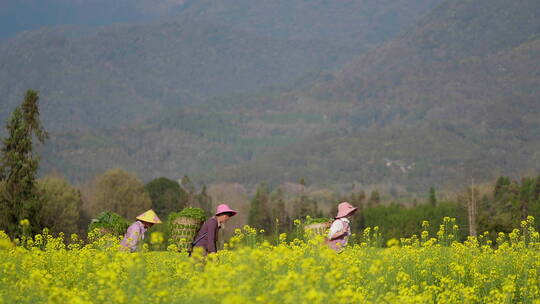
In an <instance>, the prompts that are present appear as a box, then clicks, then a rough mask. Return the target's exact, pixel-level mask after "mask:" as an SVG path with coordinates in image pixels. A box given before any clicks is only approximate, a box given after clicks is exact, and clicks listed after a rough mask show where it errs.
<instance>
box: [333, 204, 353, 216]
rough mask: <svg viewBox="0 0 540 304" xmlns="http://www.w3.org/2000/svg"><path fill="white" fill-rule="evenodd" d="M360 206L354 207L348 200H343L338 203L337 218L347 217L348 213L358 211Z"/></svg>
mask: <svg viewBox="0 0 540 304" xmlns="http://www.w3.org/2000/svg"><path fill="white" fill-rule="evenodd" d="M357 209H358V208H356V207H353V206H352V205H351V204H349V203H348V202H343V203H340V204H339V205H338V213H337V215H336V218H340V217H346V216H347V215H351V214H353V213H354V212H356V210H357Z"/></svg>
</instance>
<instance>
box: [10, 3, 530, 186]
mask: <svg viewBox="0 0 540 304" xmlns="http://www.w3.org/2000/svg"><path fill="white" fill-rule="evenodd" d="M205 3H207V2H203V1H201V2H199V3H194V2H193V3H189V6H187V7H186V8H185V9H184V11H183V12H182V13H181V14H180V15H179V16H183V17H182V18H186V19H185V20H189V22H188V23H189V24H193V22H206V21H207V20H208V19H209V18H211V17H212V16H214V17H212V18H215V19H214V21H215V22H216V24H222V25H223V24H227V25H230V26H231V28H234V30H233V29H231V30H230V31H231V32H233V33H239V32H242V31H243V30H245V29H244V27H247V24H250V23H249V22H251V21H249V20H255V19H249V18H247V17H246V18H247V19H242V18H233V17H231V16H240V15H242V16H257V14H256V12H258V10H256V9H254V8H250V7H249V5H248V4H245V6H241V7H243V8H245V9H246V10H244V11H242V12H244V13H245V14H242V13H240V12H236V13H237V14H238V15H235V12H234V11H232V10H230V11H229V10H226V9H224V8H223V5H222V6H216V7H215V8H213V9H210V8H208V7H205V6H204V5H205ZM216 3H217V2H216ZM278 3H280V2H276V5H277V6H276V10H277V8H278V7H279V5H278ZM295 3H296V2H295ZM395 3H401V2H395ZM198 5H201V6H198ZM291 5H292V4H291ZM197 7H199V9H198V10H195V9H196V8H197ZM291 7H294V6H291ZM308 8H309V6H308ZM308 8H306V9H307V10H306V11H309V9H308ZM190 10H191V11H190ZM193 10H195V11H193ZM277 11H279V10H277ZM293 11H294V10H293ZM197 12H199V14H197ZM246 12H249V13H246ZM539 14H540V3H539V2H537V1H531V0H519V1H513V2H508V1H502V0H496V1H487V0H482V1H469V0H458V1H445V2H443V3H442V4H441V5H439V6H437V7H436V8H435V9H433V10H432V11H430V13H428V14H427V15H426V16H425V17H423V18H421V19H420V20H418V22H416V23H415V24H414V25H413V26H411V27H410V28H408V29H406V30H404V31H403V32H401V34H399V35H398V36H397V37H396V38H395V39H392V40H391V41H389V42H388V43H386V44H384V45H381V46H379V47H376V48H374V49H373V50H371V51H368V52H367V53H365V54H362V55H360V56H359V57H357V58H356V59H355V60H354V61H353V62H351V63H349V64H347V65H346V66H345V67H344V68H343V69H341V70H339V71H337V72H332V71H329V72H314V73H311V74H309V73H308V74H303V75H304V76H303V77H300V78H298V77H296V78H295V79H296V80H295V81H288V82H287V84H286V85H274V86H267V87H266V88H264V89H258V90H248V91H250V92H244V93H234V94H233V93H231V94H218V92H224V91H226V90H227V88H226V87H227V86H229V87H231V86H232V85H231V83H233V82H235V81H239V79H240V77H239V76H238V77H232V76H231V75H230V74H228V73H225V72H229V71H230V70H231V69H233V68H238V67H239V65H241V64H246V65H247V64H248V63H249V62H251V61H250V58H251V57H249V56H245V55H243V56H240V57H242V58H246V59H245V60H244V59H243V60H241V61H240V62H237V61H235V60H229V61H227V60H225V59H223V57H222V56H221V54H222V52H223V51H222V48H219V50H220V51H219V52H217V51H214V52H215V58H216V60H219V59H223V60H224V61H225V62H226V63H227V64H228V63H230V64H231V65H230V66H228V65H227V64H226V63H223V66H225V67H227V68H224V69H223V70H219V69H218V70H217V71H219V72H223V73H225V74H221V75H225V76H223V77H221V78H220V77H217V76H216V78H212V77H211V76H208V75H215V71H216V70H215V69H216V66H217V65H216V64H209V65H208V66H209V67H211V69H210V68H209V70H210V71H211V72H208V73H207V74H205V75H206V76H204V77H203V78H204V79H206V78H205V77H208V79H214V80H213V82H210V81H208V82H203V84H202V85H201V83H200V82H199V81H200V78H197V77H193V78H192V79H190V78H189V76H188V77H186V78H185V80H184V81H183V82H181V83H180V82H178V79H180V78H179V76H178V75H180V74H178V75H177V74H175V73H174V72H172V71H173V70H174V68H172V67H171V65H168V64H167V63H166V62H167V61H166V60H165V59H163V58H167V56H165V55H163V56H157V57H156V58H153V59H152V60H154V61H157V62H159V60H163V61H164V62H163V63H162V64H161V65H158V66H159V67H160V68H159V69H155V70H153V69H152V67H153V65H151V64H147V62H154V61H150V60H149V59H147V57H145V56H143V55H140V56H135V57H130V56H131V54H132V50H130V51H126V52H125V53H122V52H120V53H119V54H118V57H120V58H124V57H125V58H130V59H129V60H127V59H126V61H119V62H120V63H118V62H116V61H113V63H114V65H112V66H113V67H114V68H111V71H114V72H118V71H128V72H127V73H126V72H122V73H120V72H118V74H117V75H118V79H120V80H118V81H122V83H125V86H128V85H129V86H130V87H129V89H126V90H123V91H122V92H120V91H119V90H118V87H110V90H109V92H112V93H114V94H117V96H115V95H114V94H113V95H108V96H114V97H115V98H114V99H112V98H111V99H107V100H108V102H103V105H102V106H98V104H96V105H95V106H96V109H94V110H97V109H98V108H99V109H102V108H104V109H106V110H107V113H105V114H106V115H105V116H103V117H115V118H114V119H113V121H112V123H113V125H114V124H118V125H119V126H122V127H121V128H119V127H115V128H111V127H112V126H113V125H107V123H111V120H110V118H107V119H105V118H102V119H103V121H99V120H98V121H92V122H87V123H86V130H85V129H84V128H75V127H69V128H67V129H66V132H62V133H59V132H57V133H56V134H53V135H52V140H51V143H50V144H49V145H48V146H47V147H45V148H44V149H45V150H44V152H45V155H46V156H45V157H44V166H45V169H44V170H45V171H46V170H51V169H59V170H60V171H61V172H63V173H65V174H66V175H67V176H69V178H70V179H72V180H76V181H84V180H86V179H88V178H90V177H92V176H94V175H95V174H98V173H100V172H103V171H104V170H106V169H108V168H111V167H116V166H121V167H124V168H129V169H131V170H133V171H136V172H137V173H138V174H139V175H140V176H141V177H143V178H144V179H149V178H152V177H157V176H162V175H165V176H168V177H170V178H178V177H180V176H183V175H184V174H189V175H190V176H192V177H194V178H195V180H197V181H201V180H202V181H206V182H216V181H234V182H241V183H245V184H255V183H259V182H269V183H271V184H277V183H281V182H283V181H297V180H299V179H300V178H301V177H307V178H309V180H310V181H311V182H312V183H314V184H324V185H331V186H336V187H347V185H350V184H351V183H356V184H359V185H373V184H378V185H389V186H392V187H406V189H407V190H410V191H421V192H425V191H426V190H427V189H428V187H429V186H431V185H435V186H438V187H449V188H453V187H456V186H458V187H461V186H463V185H464V184H466V183H468V182H470V178H471V177H474V178H475V179H476V180H484V179H492V178H495V177H496V176H499V175H500V174H506V175H510V176H516V175H520V174H523V173H531V171H533V172H535V171H537V170H539V169H540V154H539V153H538V152H537V151H539V148H540V119H539V116H538V113H539V112H540V103H539V102H538V99H539V98H540V91H539V89H538V88H539V87H540V86H539V84H540V74H539V73H538V71H539V70H540V66H539V65H540V40H539V33H540V21H539V19H538V18H537V17H536V16H538V15H539ZM308 15H309V14H308ZM196 16H199V17H197V18H196ZM280 16H281V15H280ZM250 18H255V17H250ZM278 19H279V18H278ZM227 20H228V22H229V23H227V22H226V21H227ZM232 20H234V21H235V22H232ZM260 20H261V24H266V27H265V28H267V29H268V28H272V26H271V25H272V24H273V23H272V22H270V21H268V22H267V23H265V22H266V21H265V19H264V18H262V19H260ZM269 20H270V19H269ZM274 21H276V20H274ZM186 22H187V21H186ZM276 22H277V21H276ZM338 23H339V22H338ZM166 24H167V23H160V24H157V25H153V26H154V27H156V28H157V29H159V30H160V31H165V30H164V29H165V28H168V26H166ZM173 24H176V23H173ZM279 24H282V23H281V21H280V22H279ZM283 24H287V23H283ZM292 24H294V23H292ZM334 25H335V23H334ZM170 27H171V29H169V30H171V31H173V32H174V31H175V30H177V28H176V27H174V26H170ZM144 28H147V27H144ZM127 29H134V27H126V28H121V29H118V31H119V32H118V35H117V36H114V35H113V36H112V37H111V39H110V40H107V41H108V42H109V43H105V44H103V43H102V44H100V45H103V46H104V47H105V46H106V45H108V44H114V43H116V42H117V41H118V40H122V39H128V38H127V37H130V36H129V35H128V33H129V30H127ZM293 29H294V30H293ZM308 29H309V27H307V26H305V27H304V28H301V27H298V26H297V27H295V26H293V25H291V27H290V28H289V30H283V31H274V32H272V31H269V32H267V36H272V35H274V37H279V38H271V39H274V41H287V42H288V43H290V40H287V39H286V38H291V37H294V38H297V37H296V35H300V34H299V33H303V34H302V35H305V36H304V37H308V38H313V37H311V36H310V34H309V31H308ZM220 30H221V31H223V30H224V29H223V28H221V27H220ZM133 31H134V32H137V31H136V30H133ZM111 32H114V31H113V30H112V29H111V28H108V29H104V30H103V31H102V32H100V33H97V34H94V35H93V36H89V37H95V39H97V38H102V37H104V36H102V35H103V33H109V35H110V33H111ZM165 32H166V31H165ZM255 32H257V31H256V29H255V30H252V31H249V33H255ZM318 32H322V31H318ZM154 33H155V31H152V35H150V34H149V36H150V37H151V38H148V39H157V38H155V35H154ZM190 33H191V32H190ZM242 33H244V34H243V35H241V36H242V37H246V36H245V35H249V34H248V31H246V32H242ZM133 35H134V37H139V35H138V34H137V35H135V34H133ZM347 35H353V36H354V35H356V34H354V33H352V32H350V33H349V34H347ZM381 35H382V34H381ZM224 36H226V35H225V34H224V33H223V32H219V34H218V35H217V36H216V38H215V39H217V40H219V41H221V40H220V38H222V37H224ZM338 36H339V35H338ZM167 37H169V36H167ZM186 37H189V36H186ZM336 37H337V36H336ZM319 38H320V37H319ZM86 39H89V38H86ZM137 39H138V38H137ZM336 39H337V38H336ZM362 39H363V38H362ZM133 40H135V38H133ZM89 41H90V40H89ZM127 41H130V40H127ZM167 41H168V40H167ZM181 41H185V39H184V38H183V39H181ZM193 41H195V40H193ZM234 41H235V42H236V41H237V40H234ZM263 41H267V40H263ZM360 41H361V40H360ZM334 42H335V43H339V42H336V41H334ZM294 43H298V44H299V45H300V44H301V43H304V44H308V45H313V46H314V49H316V51H314V53H312V54H314V55H313V57H312V59H313V62H315V61H317V60H319V61H320V58H327V60H330V58H332V57H331V56H328V53H324V52H325V51H324V50H325V49H324V48H322V47H320V46H319V45H318V44H317V43H318V42H317V43H315V42H313V41H312V40H311V41H305V40H304V41H303V42H298V41H295V42H294ZM81 45H84V44H81ZM125 45H129V44H127V43H126V44H125ZM164 45H166V44H164ZM179 45H181V44H180V42H179V44H178V45H174V44H173V45H171V47H172V48H173V49H174V50H177V49H181V47H179ZM189 45H193V42H191V43H189ZM225 45H228V44H226V43H225ZM230 45H234V46H236V45H237V43H232V42H231V44H230ZM245 45H246V46H253V45H254V44H252V43H246V44H245ZM272 45H275V43H272ZM287 45H288V44H287ZM328 45H331V44H328ZM3 47H4V50H7V49H9V47H7V46H6V45H4V46H3ZM231 47H232V46H231ZM353 48H354V47H353ZM264 49H265V50H266V48H264ZM293 49H295V48H294V47H293ZM296 49H298V50H301V51H303V52H299V53H300V54H299V55H298V57H294V58H302V60H306V59H305V58H304V57H305V55H304V56H302V53H305V52H306V50H307V49H308V48H306V46H305V45H302V46H298V48H296ZM216 50H217V49H216ZM243 50H245V48H244V49H243ZM332 51H335V49H333V48H332V47H331V46H330V47H329V48H328V52H329V53H331V52H332ZM154 52H156V50H154V49H152V51H148V52H146V53H145V54H146V55H147V54H150V53H152V54H153V53H154ZM259 52H260V49H256V50H255V51H253V52H252V53H250V54H253V61H252V62H254V63H253V65H252V66H255V67H259V66H260V63H259V62H258V60H260V59H261V58H262V57H261V56H260V53H259ZM340 52H341V50H340ZM353 52H354V51H353ZM19 53H20V52H19ZM135 53H137V52H135ZM233 53H234V52H231V54H233ZM112 54H115V53H112ZM209 54H213V53H212V52H211V51H209V53H205V55H204V58H214V57H212V56H210V57H208V56H209ZM255 54H258V55H255ZM268 54H270V55H267V56H270V58H273V59H271V60H269V61H268V62H269V63H267V65H266V66H262V68H261V69H260V71H272V69H270V66H272V67H276V66H279V64H282V66H283V67H284V68H285V69H287V68H290V69H291V70H292V71H298V70H299V68H298V67H297V65H301V63H302V61H301V60H300V61H299V60H297V59H291V57H287V58H286V59H282V61H280V60H277V61H276V59H275V58H281V57H279V56H278V55H276V54H277V53H276V52H268ZM272 54H273V55H275V57H272ZM293 54H294V52H293ZM308 54H309V53H308ZM315 54H322V55H320V57H317V56H315ZM13 56H14V57H12V58H17V56H15V53H13ZM102 57H103V56H100V57H99V58H102ZM308 57H309V56H308ZM23 58H24V57H23ZM190 58H191V57H190ZM201 58H203V57H201ZM227 58H235V57H234V56H232V57H231V56H229V57H227ZM333 58H334V59H335V58H336V57H333ZM341 58H343V57H341ZM13 60H14V59H13ZM10 61H11V60H10ZM133 61H135V62H136V63H137V64H141V66H143V67H144V68H141V69H139V70H133V71H132V70H130V69H131V67H129V68H128V67H127V66H128V64H132V63H133ZM337 61H339V60H337ZM337 61H335V62H337ZM180 62H181V61H178V62H177V63H180ZM276 62H277V63H276ZM335 62H328V61H327V62H326V63H325V62H324V61H322V63H323V65H324V64H327V66H331V65H332V64H333V63H335ZM122 63H125V64H122ZM173 63H174V62H173ZM189 63H192V61H189V62H188V63H186V65H187V66H188V67H189V66H190V65H189ZM107 64H111V63H107ZM144 64H146V65H144ZM309 65H310V64H309V63H306V64H305V65H304V66H309ZM104 66H105V65H104ZM172 66H175V65H174V64H173V65H172ZM180 66H181V65H177V66H175V67H176V70H180ZM202 67H204V65H203V66H202ZM123 69H124V70H123ZM246 69H247V68H246ZM98 70H99V71H101V70H102V69H98ZM141 70H144V71H148V73H147V74H148V75H152V76H153V77H151V78H150V79H149V80H148V79H144V80H143V78H137V77H138V73H139V72H138V71H141ZM193 70H197V71H200V70H201V69H196V67H194V68H193V69H192V71H193ZM203 70H204V69H203ZM254 70H257V68H255V69H254ZM278 70H279V71H283V70H281V69H277V68H276V71H278ZM127 74H129V75H133V76H130V78H125V75H127ZM284 74H285V75H284ZM284 74H279V73H278V72H276V75H278V76H272V77H269V78H265V76H264V74H263V75H260V74H259V76H257V77H260V78H257V77H255V76H254V75H257V74H249V73H248V74H245V75H250V76H249V77H248V76H246V78H245V79H244V80H243V81H245V86H244V87H242V88H243V89H251V88H253V87H254V85H253V83H256V84H259V85H261V86H262V85H263V84H270V83H274V82H271V81H268V82H265V81H264V80H266V79H272V80H276V79H281V80H282V81H285V79H289V80H292V79H293V78H292V76H293V75H292V74H290V73H288V74H287V73H284ZM299 74H300V73H299ZM299 74H295V75H299ZM85 75H86V74H85ZM96 75H97V74H96ZM113 75H116V74H113ZM122 75H123V76H122ZM162 75H168V77H166V78H160V77H162ZM187 75H194V74H193V72H190V73H188V74H187ZM237 75H244V74H241V73H239V74H237ZM279 75H281V76H279ZM279 77H282V78H279ZM288 77H291V78H288ZM47 79H48V78H47ZM96 79H101V78H100V77H96ZM261 79H262V80H261ZM190 81H191V82H190ZM184 82H185V83H187V84H189V90H188V89H186V90H181V89H180V87H181V85H184ZM240 82H241V81H240ZM4 83H7V82H4ZM111 83H114V82H111V81H109V80H107V81H104V82H103V84H106V85H110V84H111ZM187 84H186V85H187ZM210 84H212V85H210ZM198 85H200V86H198ZM12 86H15V82H13V84H12ZM156 86H159V87H160V88H161V89H160V90H155V91H153V90H154V88H155V87H156ZM214 86H215V87H216V90H215V91H212V90H211V89H210V88H211V87H214ZM220 86H223V87H220ZM261 86H259V88H260V87H261ZM96 87H99V88H100V89H101V88H103V87H104V86H102V85H101V84H100V85H99V86H98V85H96ZM120 87H121V86H120ZM146 89H148V91H152V92H153V93H152V94H153V95H152V94H149V95H144V94H140V93H139V92H142V91H144V90H146ZM197 89H199V91H197ZM205 89H208V91H209V92H207V91H206V90H205ZM236 91H240V90H236ZM124 92H129V94H133V95H127V96H133V97H131V98H126V95H125V93H124ZM180 92H182V93H186V94H185V95H182V94H181V93H180ZM194 92H197V93H196V94H195V93H194ZM229 92H231V91H229ZM206 93H209V94H208V95H213V97H210V98H208V97H207V96H208V95H206ZM210 93H213V94H210ZM161 94H163V95H161ZM190 94H191V95H190ZM220 95H221V96H220ZM71 96H75V93H72V94H71ZM82 96H88V94H87V93H85V94H82ZM141 96H144V98H142V97H141ZM182 96H186V99H185V102H184V101H178V100H179V98H181V97H182ZM193 96H195V97H193ZM85 98H86V97H85ZM96 100H98V101H99V100H100V99H99V98H96ZM109 100H117V101H115V102H109ZM132 101H136V102H134V103H133V104H136V105H137V106H136V107H137V108H134V107H133V106H132V105H133V104H131V103H130V102H132ZM65 104H67V103H65ZM81 104H85V105H87V106H88V107H89V108H84V110H82V111H81V114H80V117H81V119H80V120H82V121H84V119H90V118H92V117H94V116H93V111H92V110H93V109H92V108H90V107H91V106H92V105H93V104H94V103H92V102H82V103H81ZM171 105H173V106H172V107H171ZM178 105H181V106H180V107H179V106H178ZM45 107H46V106H45ZM54 109H55V111H61V109H62V107H58V106H55V107H54ZM66 109H67V108H66ZM156 109H159V110H156ZM45 110H46V111H50V109H49V110H47V109H45ZM120 110H122V111H120ZM126 111H127V112H126ZM130 111H133V112H130ZM67 113H69V115H68V114H66V115H65V116H64V117H74V116H72V115H71V113H70V112H67ZM141 113H142V115H141ZM100 115H104V114H103V113H102V114H100ZM130 115H131V116H130ZM53 117H54V116H53ZM97 117H100V116H97ZM92 119H95V118H92ZM44 120H45V119H44ZM127 122H129V123H127ZM58 124H59V125H60V126H61V125H65V124H66V122H65V121H62V120H60V121H58ZM79 124H80V122H79V121H78V120H77V121H76V122H74V123H73V125H74V126H75V125H76V126H79ZM88 126H92V129H91V130H88ZM103 126H109V128H103ZM74 130H78V131H74Z"/></svg>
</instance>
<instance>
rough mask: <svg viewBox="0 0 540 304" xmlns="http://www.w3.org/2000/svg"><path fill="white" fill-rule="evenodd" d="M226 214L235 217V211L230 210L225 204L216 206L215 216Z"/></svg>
mask: <svg viewBox="0 0 540 304" xmlns="http://www.w3.org/2000/svg"><path fill="white" fill-rule="evenodd" d="M226 212H230V213H232V215H231V216H235V215H236V213H237V212H236V211H234V210H232V209H231V207H229V206H228V205H227V204H221V205H219V206H217V208H216V215H220V214H222V213H226Z"/></svg>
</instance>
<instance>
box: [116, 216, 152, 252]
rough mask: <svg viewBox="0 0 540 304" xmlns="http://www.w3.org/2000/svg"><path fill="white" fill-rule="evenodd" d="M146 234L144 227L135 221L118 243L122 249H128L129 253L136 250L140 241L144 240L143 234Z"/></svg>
mask: <svg viewBox="0 0 540 304" xmlns="http://www.w3.org/2000/svg"><path fill="white" fill-rule="evenodd" d="M145 232H146V227H144V224H143V223H142V222H140V221H136V222H134V223H133V224H131V226H129V228H128V229H127V232H126V234H125V235H124V239H123V240H122V242H120V245H122V246H123V247H124V248H127V249H129V250H130V251H131V252H134V251H136V250H137V246H138V244H139V242H140V241H141V240H143V239H144V233H145Z"/></svg>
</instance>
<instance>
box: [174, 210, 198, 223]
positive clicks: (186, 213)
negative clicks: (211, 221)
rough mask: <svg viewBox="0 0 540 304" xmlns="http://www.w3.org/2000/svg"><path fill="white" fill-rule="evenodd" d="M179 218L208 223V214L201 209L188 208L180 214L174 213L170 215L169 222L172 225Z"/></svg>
mask: <svg viewBox="0 0 540 304" xmlns="http://www.w3.org/2000/svg"><path fill="white" fill-rule="evenodd" d="M179 217H188V218H192V219H196V220H199V221H201V222H204V221H206V214H205V212H204V210H202V209H201V208H195V207H186V208H184V209H182V211H180V212H173V213H171V214H169V217H168V221H169V223H172V221H174V220H175V219H177V218H179Z"/></svg>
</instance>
